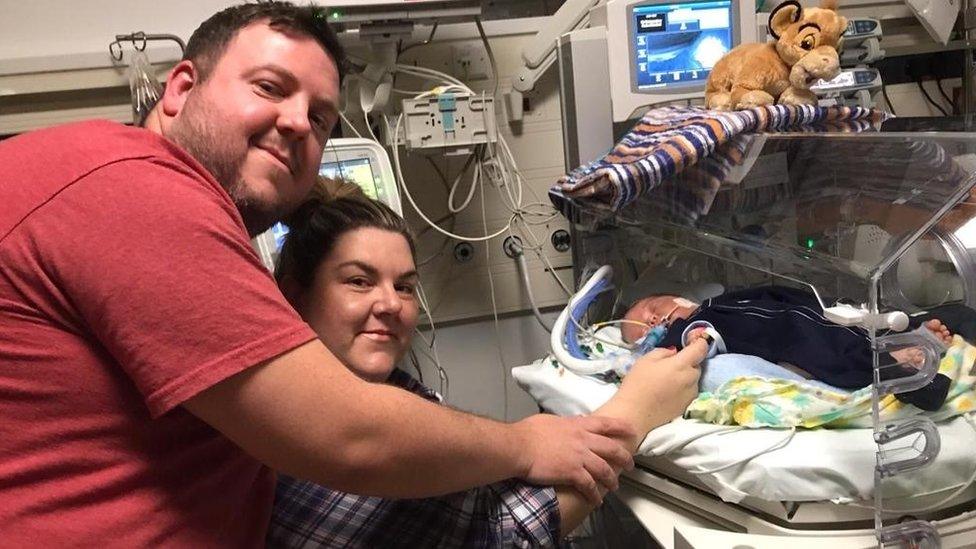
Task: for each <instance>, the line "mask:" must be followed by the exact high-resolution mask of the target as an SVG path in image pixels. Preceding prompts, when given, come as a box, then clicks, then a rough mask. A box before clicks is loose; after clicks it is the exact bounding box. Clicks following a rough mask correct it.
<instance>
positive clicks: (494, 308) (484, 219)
mask: <svg viewBox="0 0 976 549" xmlns="http://www.w3.org/2000/svg"><path fill="white" fill-rule="evenodd" d="M479 188H480V190H481V223H482V225H483V226H484V228H485V232H486V233H487V232H488V213H487V210H486V209H485V187H484V185H481V186H479ZM490 248H491V246H488V245H485V265H487V268H488V289H489V290H490V295H491V316H492V318H493V319H494V320H495V348H496V349H497V350H498V363H499V364H501V367H502V394H503V395H504V407H503V410H504V417H503V418H502V419H503V420H504V421H508V367H507V366H505V355H504V354H503V353H502V333H501V328H500V327H499V326H498V302H497V301H495V278H494V277H493V276H492V275H491V250H490Z"/></svg>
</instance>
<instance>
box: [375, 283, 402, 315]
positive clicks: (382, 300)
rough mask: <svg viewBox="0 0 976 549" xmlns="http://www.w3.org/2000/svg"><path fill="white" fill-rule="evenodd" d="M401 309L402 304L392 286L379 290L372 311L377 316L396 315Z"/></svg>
mask: <svg viewBox="0 0 976 549" xmlns="http://www.w3.org/2000/svg"><path fill="white" fill-rule="evenodd" d="M401 309H403V303H402V302H401V301H400V296H399V295H397V291H396V288H393V287H392V286H391V287H383V288H381V289H380V294H379V295H378V296H377V298H376V301H375V302H374V303H373V310H374V311H376V313H377V314H397V313H399V312H400V310H401Z"/></svg>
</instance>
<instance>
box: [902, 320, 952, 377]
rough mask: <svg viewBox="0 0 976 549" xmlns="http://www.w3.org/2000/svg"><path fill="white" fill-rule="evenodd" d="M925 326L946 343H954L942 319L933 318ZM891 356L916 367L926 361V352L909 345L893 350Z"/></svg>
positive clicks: (919, 366)
mask: <svg viewBox="0 0 976 549" xmlns="http://www.w3.org/2000/svg"><path fill="white" fill-rule="evenodd" d="M924 326H925V327H926V328H927V329H928V330H929V331H930V332H932V335H934V336H935V337H937V338H939V341H941V342H942V343H944V344H945V345H949V344H950V343H952V332H950V331H949V328H947V327H946V325H945V324H943V323H942V321H941V320H938V319H934V318H933V319H932V320H929V321H927V322H926V323H925V324H924ZM891 356H892V358H894V359H895V360H897V361H898V362H900V363H902V364H906V365H910V366H914V367H916V368H921V367H922V365H923V364H924V363H925V354H924V353H923V352H922V350H921V349H919V348H918V347H908V348H907V349H899V350H897V351H892V352H891Z"/></svg>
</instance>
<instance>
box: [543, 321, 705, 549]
mask: <svg viewBox="0 0 976 549" xmlns="http://www.w3.org/2000/svg"><path fill="white" fill-rule="evenodd" d="M707 352H708V345H707V344H706V343H705V341H704V340H702V339H696V340H695V341H693V342H692V343H691V344H689V345H688V346H686V347H685V348H684V349H682V350H681V352H677V353H676V352H675V351H671V350H667V349H655V350H654V351H652V352H650V353H648V354H647V355H646V356H644V357H642V358H641V359H640V360H638V361H637V362H636V363H635V364H634V368H633V369H632V370H631V371H630V373H629V374H627V377H625V378H624V380H623V383H621V385H620V389H619V390H618V391H617V392H616V394H614V396H613V398H611V399H610V400H609V401H607V403H606V404H604V405H603V406H601V407H600V408H599V409H597V410H596V411H595V412H594V413H593V415H599V416H605V417H613V418H618V419H623V420H626V421H628V422H629V423H630V424H631V425H633V426H634V430H635V431H636V432H638V433H640V435H639V436H637V437H633V438H629V439H626V440H623V439H622V440H620V442H621V443H623V444H624V445H625V446H626V447H627V449H628V450H630V451H631V452H632V453H633V452H636V451H637V447H638V446H639V445H640V442H641V441H642V440H643V439H644V436H645V435H646V434H647V433H648V432H649V431H650V430H652V429H654V428H655V427H659V426H661V425H664V424H665V423H667V422H669V421H671V420H672V419H674V418H676V417H678V416H680V415H681V414H682V413H684V411H685V408H687V407H688V404H689V403H690V402H691V401H692V400H693V399H694V398H695V397H696V396H698V377H699V376H700V374H701V370H700V369H699V367H698V366H699V364H700V363H701V361H702V360H704V359H705V354H706V353H707ZM556 499H557V500H558V501H559V513H560V516H561V521H560V528H559V530H560V536H561V537H565V536H567V535H569V533H570V532H572V531H573V530H574V529H575V528H576V527H577V526H579V524H580V523H581V522H583V519H584V518H586V516H587V515H589V514H590V512H591V511H593V509H594V508H595V506H594V505H593V504H592V503H590V502H589V501H587V500H586V499H585V498H584V497H583V496H582V495H580V493H579V492H577V491H576V490H573V489H572V488H564V487H557V488H556Z"/></svg>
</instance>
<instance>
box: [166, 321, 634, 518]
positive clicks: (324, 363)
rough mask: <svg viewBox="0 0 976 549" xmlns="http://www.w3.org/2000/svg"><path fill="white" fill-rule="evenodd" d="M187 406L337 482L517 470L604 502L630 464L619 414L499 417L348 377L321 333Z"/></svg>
mask: <svg viewBox="0 0 976 549" xmlns="http://www.w3.org/2000/svg"><path fill="white" fill-rule="evenodd" d="M184 406H185V407H186V408H187V409H188V410H189V411H190V412H192V413H193V414H195V415H196V416H198V417H199V418H201V419H202V420H203V421H206V422H207V423H209V424H210V425H212V426H213V427H214V428H216V429H217V430H219V431H221V432H222V433H223V434H224V435H226V436H227V437H228V438H230V439H231V440H233V441H234V442H235V443H236V444H238V445H239V446H241V447H242V448H243V449H245V450H246V451H248V452H249V453H250V454H251V455H253V456H254V457H255V458H257V459H258V460H260V461H262V462H263V463H265V464H267V465H268V466H270V467H272V468H274V469H277V470H280V471H282V472H285V473H288V474H289V475H292V476H295V477H299V478H305V479H309V480H312V481H315V482H319V483H321V484H324V485H327V486H330V487H332V488H335V489H338V490H343V491H349V492H354V493H359V494H369V495H377V496H385V497H424V496H432V495H441V494H446V493H450V492H456V491H460V490H463V489H466V488H470V487H472V486H478V485H483V484H489V483H492V482H496V481H499V480H502V479H506V478H511V477H520V478H524V479H526V480H528V481H530V482H534V483H539V484H569V485H572V486H573V487H574V488H576V489H578V490H580V492H581V493H583V494H585V495H586V497H589V498H591V499H593V500H596V501H598V498H599V497H600V496H599V491H598V488H597V486H598V484H599V485H604V486H607V487H610V488H613V487H615V486H616V474H615V472H614V469H620V468H621V467H630V466H631V465H632V459H631V457H630V452H628V451H627V450H625V449H624V447H623V446H622V445H621V444H620V443H619V442H617V441H615V440H612V439H611V438H608V437H616V438H620V439H627V438H633V437H634V436H635V434H634V433H633V432H632V427H630V425H629V423H628V422H627V421H623V420H620V419H616V418H598V417H587V418H557V417H554V416H541V415H539V416H533V417H530V418H528V419H525V420H522V421H520V422H518V423H515V424H504V423H499V422H495V421H491V420H487V419H483V418H479V417H476V416H472V415H469V414H465V413H462V412H458V411H455V410H451V409H449V408H446V407H444V406H438V405H436V404H432V403H430V402H426V401H424V400H423V399H421V398H419V397H416V396H414V395H411V394H410V393H407V392H406V391H402V390H400V389H396V388H393V387H389V386H385V385H380V384H371V383H367V382H365V381H362V380H360V379H359V378H357V377H356V376H354V375H353V374H352V373H350V372H349V371H348V370H347V369H346V368H345V367H344V366H342V365H341V364H340V363H339V361H338V360H337V359H336V358H335V357H333V356H332V354H331V353H329V352H328V350H327V349H326V348H325V347H324V346H323V345H322V343H321V342H319V341H318V340H315V341H312V342H310V343H307V344H305V345H302V346H300V347H298V348H296V349H294V350H292V351H289V352H287V353H285V354H283V355H280V356H278V357H276V358H274V359H272V360H270V361H268V362H266V363H265V364H262V365H258V366H255V367H252V368H249V369H247V370H245V371H244V372H242V373H239V374H237V375H234V376H232V377H230V378H227V379H225V380H224V381H222V382H220V383H217V384H216V385H214V386H212V387H210V388H209V389H207V390H205V391H203V392H201V393H200V394H198V395H197V396H195V397H193V398H191V399H189V400H187V401H186V402H185V403H184Z"/></svg>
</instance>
